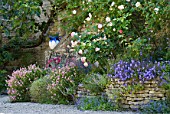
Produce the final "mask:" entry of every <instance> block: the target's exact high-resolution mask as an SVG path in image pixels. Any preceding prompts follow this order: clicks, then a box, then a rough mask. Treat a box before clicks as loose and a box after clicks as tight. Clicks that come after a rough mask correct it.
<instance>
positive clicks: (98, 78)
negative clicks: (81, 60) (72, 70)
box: [82, 73, 108, 94]
mask: <svg viewBox="0 0 170 114" xmlns="http://www.w3.org/2000/svg"><path fill="white" fill-rule="evenodd" d="M82 83H83V85H84V87H85V88H86V89H87V90H90V92H91V93H95V94H100V93H101V92H104V89H105V88H106V85H107V84H108V77H107V76H106V75H105V74H104V75H101V74H97V73H91V74H88V75H86V77H85V78H84V80H83V82H82Z"/></svg>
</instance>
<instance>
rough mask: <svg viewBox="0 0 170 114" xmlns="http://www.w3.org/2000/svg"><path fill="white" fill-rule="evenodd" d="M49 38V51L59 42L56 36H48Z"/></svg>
mask: <svg viewBox="0 0 170 114" xmlns="http://www.w3.org/2000/svg"><path fill="white" fill-rule="evenodd" d="M49 38H50V41H49V47H50V49H54V48H55V47H56V46H57V44H58V43H59V42H60V40H59V36H58V35H57V36H49Z"/></svg>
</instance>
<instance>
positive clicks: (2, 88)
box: [0, 70, 6, 94]
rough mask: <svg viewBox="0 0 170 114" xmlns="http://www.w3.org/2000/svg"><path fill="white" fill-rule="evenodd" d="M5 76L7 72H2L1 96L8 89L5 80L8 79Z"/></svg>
mask: <svg viewBox="0 0 170 114" xmlns="http://www.w3.org/2000/svg"><path fill="white" fill-rule="evenodd" d="M5 74H6V71H5V70H0V94H1V92H2V91H4V90H5V89H6V86H5V84H6V83H5V80H6V77H5Z"/></svg>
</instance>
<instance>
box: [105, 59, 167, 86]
mask: <svg viewBox="0 0 170 114" xmlns="http://www.w3.org/2000/svg"><path fill="white" fill-rule="evenodd" d="M163 69H165V65H164V64H161V63H160V62H156V61H155V62H151V61H139V60H130V61H123V60H120V61H119V62H117V63H115V64H113V65H112V66H111V68H110V71H109V72H110V74H108V76H109V77H110V78H113V79H116V78H118V79H120V80H122V81H126V80H131V81H132V83H133V84H135V83H138V82H144V81H148V80H152V79H163V76H164V71H163Z"/></svg>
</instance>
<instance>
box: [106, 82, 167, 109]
mask: <svg viewBox="0 0 170 114" xmlns="http://www.w3.org/2000/svg"><path fill="white" fill-rule="evenodd" d="M127 83H131V82H130V81H121V80H119V79H114V80H112V83H111V84H110V85H109V87H108V89H106V94H107V95H108V97H109V98H110V99H112V100H113V99H114V95H115V93H114V92H115V90H118V91H119V92H120V91H121V89H122V88H123V87H125V86H124V84H127ZM141 84H142V85H143V86H144V89H143V90H139V91H135V92H134V93H128V94H124V93H122V100H121V104H122V107H123V108H139V107H140V106H142V105H143V104H147V103H148V102H149V101H150V100H165V97H166V90H164V89H163V88H159V80H151V81H145V82H144V83H141Z"/></svg>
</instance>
